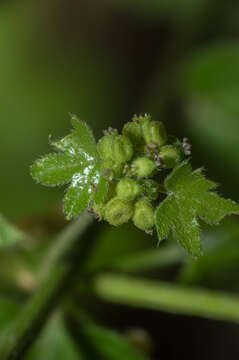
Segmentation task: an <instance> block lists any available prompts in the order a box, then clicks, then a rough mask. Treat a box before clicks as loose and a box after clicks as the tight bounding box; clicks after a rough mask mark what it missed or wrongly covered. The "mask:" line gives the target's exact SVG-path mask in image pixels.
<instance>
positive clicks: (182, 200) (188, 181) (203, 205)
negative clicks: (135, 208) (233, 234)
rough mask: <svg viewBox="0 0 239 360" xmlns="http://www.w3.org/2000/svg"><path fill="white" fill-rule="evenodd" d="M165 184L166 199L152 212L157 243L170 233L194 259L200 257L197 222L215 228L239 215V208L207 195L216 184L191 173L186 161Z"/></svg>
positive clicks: (199, 238) (200, 246) (199, 174)
mask: <svg viewBox="0 0 239 360" xmlns="http://www.w3.org/2000/svg"><path fill="white" fill-rule="evenodd" d="M164 184H165V188H166V190H167V193H168V197H167V198H166V199H165V200H164V201H163V202H162V203H161V204H160V205H159V206H158V208H157V210H156V212H155V224H156V228H157V233H158V238H159V241H161V240H162V239H164V238H166V237H167V236H168V235H169V233H170V231H172V232H173V235H174V237H175V238H176V239H177V240H178V242H179V243H180V244H181V245H182V246H183V248H184V249H185V250H187V251H188V252H189V254H191V255H192V256H193V257H198V256H200V255H201V254H202V245H201V237H200V227H199V223H198V218H201V219H202V220H204V221H205V222H206V223H208V224H210V225H214V224H218V223H219V221H220V220H221V219H223V218H224V217H225V216H226V215H229V214H238V215H239V205H238V204H236V203H235V202H233V201H232V200H225V199H223V198H221V197H219V196H218V195H217V194H216V193H215V192H212V191H210V190H214V189H215V188H216V184H215V183H213V182H212V181H210V180H207V179H206V178H205V177H204V176H203V174H202V170H201V169H198V170H195V171H192V168H191V166H190V164H189V162H188V161H185V162H183V163H181V164H180V165H178V166H177V167H176V168H175V169H174V170H173V171H172V172H171V174H170V175H169V176H168V177H167V178H166V180H165V182H164Z"/></svg>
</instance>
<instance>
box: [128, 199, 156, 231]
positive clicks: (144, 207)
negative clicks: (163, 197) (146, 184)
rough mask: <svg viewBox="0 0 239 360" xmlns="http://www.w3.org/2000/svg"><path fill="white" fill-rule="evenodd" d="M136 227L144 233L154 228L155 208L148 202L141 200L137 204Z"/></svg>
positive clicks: (135, 212) (134, 217)
mask: <svg viewBox="0 0 239 360" xmlns="http://www.w3.org/2000/svg"><path fill="white" fill-rule="evenodd" d="M133 222H134V225H135V226H136V227H137V228H139V229H141V230H144V231H150V230H152V228H153V227H154V208H153V206H152V205H151V204H150V203H149V202H148V201H146V200H139V201H137V202H136V204H135V210H134V216H133Z"/></svg>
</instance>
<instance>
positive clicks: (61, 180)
mask: <svg viewBox="0 0 239 360" xmlns="http://www.w3.org/2000/svg"><path fill="white" fill-rule="evenodd" d="M72 124H73V127H74V130H73V131H72V133H71V134H70V135H67V136H66V137H64V138H63V139H61V140H59V141H51V145H52V146H54V147H55V148H56V149H57V150H59V151H60V153H55V154H49V155H47V156H45V157H43V158H42V159H39V160H37V161H36V162H35V163H34V164H33V165H32V167H31V175H32V177H33V178H34V179H35V180H36V181H37V182H40V183H42V184H44V185H62V184H66V183H70V185H69V188H68V189H67V191H66V195H65V198H64V211H65V214H66V216H67V218H68V219H72V218H73V217H75V216H78V215H79V214H80V213H81V212H82V211H83V210H84V209H85V208H86V207H88V206H89V205H90V203H91V201H93V200H95V202H96V203H97V204H98V203H100V202H102V200H103V199H104V197H105V195H106V193H107V190H108V184H107V181H106V180H105V179H104V178H103V176H102V175H101V169H100V159H99V156H98V153H97V149H96V143H95V139H94V136H93V134H92V132H91V130H90V129H89V127H88V126H87V124H86V123H85V122H83V121H80V120H78V119H77V117H76V116H73V117H72Z"/></svg>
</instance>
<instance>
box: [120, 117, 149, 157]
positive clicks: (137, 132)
mask: <svg viewBox="0 0 239 360" xmlns="http://www.w3.org/2000/svg"><path fill="white" fill-rule="evenodd" d="M123 134H124V135H125V136H126V137H128V138H129V139H130V141H131V142H132V144H133V146H134V148H135V149H136V150H138V149H139V148H140V147H141V146H142V145H143V144H144V138H143V134H142V129H141V126H140V123H139V122H136V121H131V122H128V123H126V124H125V126H124V128H123Z"/></svg>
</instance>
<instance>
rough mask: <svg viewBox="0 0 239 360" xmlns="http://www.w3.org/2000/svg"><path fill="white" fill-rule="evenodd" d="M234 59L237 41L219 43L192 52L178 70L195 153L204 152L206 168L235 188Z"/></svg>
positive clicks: (237, 83) (237, 76) (238, 105)
mask: <svg viewBox="0 0 239 360" xmlns="http://www.w3.org/2000/svg"><path fill="white" fill-rule="evenodd" d="M238 62H239V47H238V45H237V43H234V42H222V43H217V44H213V45H209V46H206V47H201V48H199V49H198V50H197V51H193V52H192V54H191V56H187V60H186V61H185V63H184V65H183V67H182V71H181V75H182V76H181V84H182V89H181V92H183V93H184V95H185V98H186V99H187V101H188V106H187V110H188V116H187V118H188V119H189V121H188V122H187V124H186V125H187V134H188V136H189V137H190V138H191V140H192V142H193V143H197V144H199V145H200V149H201V150H200V153H199V154H198V156H199V157H201V155H202V151H204V152H205V154H207V164H208V167H209V165H210V168H211V169H213V167H218V170H222V179H224V178H226V177H228V181H229V183H230V185H229V186H230V187H231V186H232V182H233V180H234V181H235V183H234V184H233V185H235V189H237V179H236V177H234V176H233V175H237V177H238V175H239V157H238V155H237V151H236V149H237V147H238V132H239V121H238V116H239V102H238V92H239V68H238ZM196 151H197V150H196V148H195V152H196ZM194 155H196V154H194ZM215 159H217V161H215ZM219 159H220V160H219ZM221 163H222V164H224V166H223V168H222V167H221ZM227 170H228V171H227ZM211 171H212V170H211Z"/></svg>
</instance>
